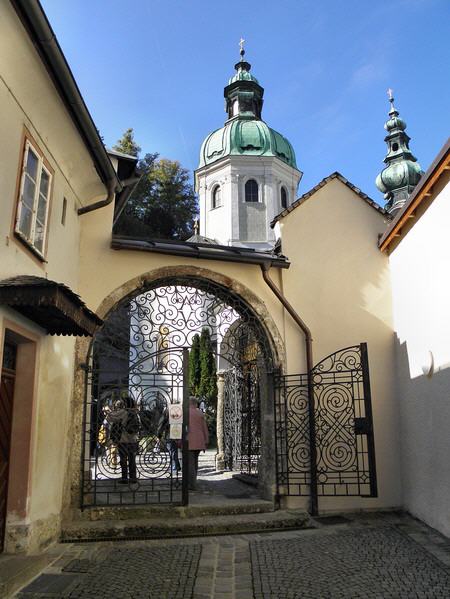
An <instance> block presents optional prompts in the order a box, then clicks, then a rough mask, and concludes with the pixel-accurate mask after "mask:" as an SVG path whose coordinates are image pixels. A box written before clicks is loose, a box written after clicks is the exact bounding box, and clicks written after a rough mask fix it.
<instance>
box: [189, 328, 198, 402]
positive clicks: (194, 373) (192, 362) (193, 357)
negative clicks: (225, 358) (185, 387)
mask: <svg viewBox="0 0 450 599" xmlns="http://www.w3.org/2000/svg"><path fill="white" fill-rule="evenodd" d="M199 384H200V335H194V337H193V338H192V345H191V351H190V352H189V388H190V390H191V393H192V394H193V395H198V387H199Z"/></svg>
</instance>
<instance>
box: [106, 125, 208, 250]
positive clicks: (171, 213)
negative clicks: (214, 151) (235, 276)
mask: <svg viewBox="0 0 450 599" xmlns="http://www.w3.org/2000/svg"><path fill="white" fill-rule="evenodd" d="M114 149H116V150H118V151H119V152H126V153H129V154H132V155H133V156H138V155H139V151H140V147H139V146H138V145H137V143H136V142H135V140H134V134H133V130H132V129H128V130H127V131H125V133H124V135H123V137H122V139H120V140H119V141H118V142H117V144H116V145H115V146H114ZM138 169H139V170H140V171H141V173H142V177H141V180H140V181H139V183H138V184H137V186H136V188H135V189H134V191H133V193H132V195H131V197H130V198H129V200H128V204H127V206H126V208H125V210H124V211H123V213H122V214H121V216H120V218H119V220H118V222H117V223H116V225H115V228H114V232H115V233H116V234H120V235H127V236H138V237H150V238H154V239H158V238H159V239H187V238H188V237H190V236H191V235H192V233H193V221H194V218H195V216H196V215H197V213H198V207H197V198H196V196H195V193H194V189H193V187H192V185H191V183H190V179H189V171H188V170H187V169H185V168H183V167H182V166H181V165H180V163H179V162H177V161H174V160H168V159H165V158H161V159H159V155H158V154H156V153H154V154H146V155H145V156H144V158H143V159H142V160H140V161H139V163H138Z"/></svg>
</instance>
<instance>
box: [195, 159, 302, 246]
mask: <svg viewBox="0 0 450 599" xmlns="http://www.w3.org/2000/svg"><path fill="white" fill-rule="evenodd" d="M300 177H301V173H300V172H299V171H298V170H296V169H294V168H292V167H290V166H288V165H286V164H284V163H283V162H282V161H281V160H278V159H277V158H268V157H254V156H247V155H246V156H230V157H229V158H227V159H223V160H220V161H217V162H216V163H213V164H211V165H209V166H207V167H204V168H202V169H200V170H198V171H197V172H196V188H197V191H198V193H199V200H200V233H201V234H202V235H205V236H206V237H210V238H212V239H217V241H218V242H219V243H221V244H223V245H246V246H250V247H255V248H260V249H266V248H269V247H271V245H273V243H274V241H275V235H274V232H273V230H272V229H271V228H270V226H269V223H270V222H271V220H272V219H273V218H275V216H276V215H277V214H278V213H279V212H281V210H282V207H281V187H282V186H283V187H285V189H286V192H287V195H288V203H289V204H290V203H292V202H293V201H294V199H295V198H296V193H297V187H298V182H299V180H300ZM249 179H255V180H256V182H257V183H258V188H259V190H258V191H259V201H258V202H257V203H256V202H255V203H253V202H252V203H249V202H245V183H246V182H247V181H248V180H249ZM217 185H220V187H221V190H222V206H221V207H220V208H214V209H213V208H212V194H213V192H214V189H215V187H216V186H217Z"/></svg>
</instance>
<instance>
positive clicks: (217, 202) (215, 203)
mask: <svg viewBox="0 0 450 599" xmlns="http://www.w3.org/2000/svg"><path fill="white" fill-rule="evenodd" d="M219 206H222V190H221V189H220V185H216V186H215V187H214V189H213V192H212V202H211V208H219Z"/></svg>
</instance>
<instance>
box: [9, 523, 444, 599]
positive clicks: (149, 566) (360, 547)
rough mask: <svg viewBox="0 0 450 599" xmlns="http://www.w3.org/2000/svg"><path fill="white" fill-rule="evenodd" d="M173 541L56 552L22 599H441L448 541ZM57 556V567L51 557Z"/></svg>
mask: <svg viewBox="0 0 450 599" xmlns="http://www.w3.org/2000/svg"><path fill="white" fill-rule="evenodd" d="M312 524H313V525H314V526H315V527H316V528H311V529H307V530H298V531H290V532H283V533H281V532H280V533H268V534H247V535H234V536H226V537H206V538H205V537H203V538H192V539H181V540H178V541H175V540H174V539H168V540H164V541H162V540H154V541H133V542H129V541H122V542H114V543H86V544H68V545H58V546H57V547H55V548H53V549H52V554H53V555H54V557H55V560H56V561H55V562H54V563H53V565H51V566H50V567H47V568H46V570H45V571H44V573H43V574H42V575H40V576H39V577H38V578H36V579H35V580H34V582H32V583H31V584H30V585H29V586H28V587H26V588H25V589H23V590H22V592H21V593H20V594H19V595H18V597H20V598H21V599H35V598H40V599H44V598H45V599H49V598H50V597H53V598H54V597H60V598H75V597H76V598H86V599H89V598H91V597H92V598H94V597H95V598H96V599H103V598H108V599H128V598H130V599H131V598H132V599H139V598H145V599H156V598H157V599H175V598H182V599H261V598H264V599H272V598H273V599H284V598H289V599H291V598H292V599H297V598H310V599H319V598H320V599H325V598H328V599H340V598H345V599H352V598H355V599H356V598H364V599H365V598H380V599H382V598H392V599H402V598H405V599H406V598H407V599H413V598H419V597H420V598H429V599H435V598H443V599H448V598H449V597H450V540H449V539H446V538H445V537H442V536H441V535H439V534H438V533H436V532H435V531H433V530H432V529H430V528H428V527H426V526H425V525H423V524H421V523H420V522H417V521H415V520H413V519H412V518H410V517H408V516H403V515H400V514H399V515H396V514H372V515H367V514H366V515H358V516H351V517H350V516H349V517H348V519H347V518H345V519H342V518H330V519H326V518H325V519H318V520H317V521H313V522H312ZM58 556H59V557H58Z"/></svg>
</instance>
